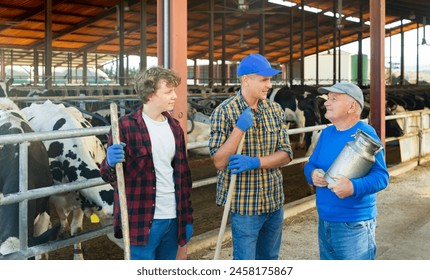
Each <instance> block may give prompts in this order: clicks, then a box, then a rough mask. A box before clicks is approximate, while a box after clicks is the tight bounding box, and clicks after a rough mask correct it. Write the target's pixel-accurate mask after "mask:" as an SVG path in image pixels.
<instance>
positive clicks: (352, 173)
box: [324, 129, 383, 184]
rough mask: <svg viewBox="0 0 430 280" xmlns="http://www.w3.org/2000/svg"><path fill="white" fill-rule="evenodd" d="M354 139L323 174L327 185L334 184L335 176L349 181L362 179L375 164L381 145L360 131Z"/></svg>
mask: <svg viewBox="0 0 430 280" xmlns="http://www.w3.org/2000/svg"><path fill="white" fill-rule="evenodd" d="M354 137H355V140H354V141H351V142H348V143H346V145H345V147H344V148H343V149H342V151H341V152H340V154H339V155H338V156H337V158H336V160H335V161H334V162H333V163H332V165H331V166H330V168H329V169H328V170H327V172H326V173H325V175H324V179H325V180H326V181H327V183H329V184H335V183H336V180H335V179H333V176H335V175H343V176H345V177H347V178H349V179H354V178H360V177H363V176H364V175H366V174H367V173H368V172H369V170H370V168H371V167H372V165H373V163H375V155H376V154H377V153H379V152H380V151H381V150H382V149H383V146H382V145H381V144H379V143H378V142H377V141H376V140H374V139H373V138H372V137H370V136H369V135H368V134H367V133H365V132H363V131H361V130H360V129H358V130H357V132H356V133H355V135H354Z"/></svg>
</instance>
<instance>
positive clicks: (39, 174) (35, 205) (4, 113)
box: [0, 98, 58, 258]
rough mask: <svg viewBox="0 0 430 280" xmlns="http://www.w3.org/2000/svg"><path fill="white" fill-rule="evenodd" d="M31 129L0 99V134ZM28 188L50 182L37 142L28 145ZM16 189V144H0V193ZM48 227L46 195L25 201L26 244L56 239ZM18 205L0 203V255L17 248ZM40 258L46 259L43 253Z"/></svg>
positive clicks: (42, 148) (15, 109)
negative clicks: (26, 206)
mask: <svg viewBox="0 0 430 280" xmlns="http://www.w3.org/2000/svg"><path fill="white" fill-rule="evenodd" d="M28 132H33V130H32V129H31V127H30V125H29V124H28V122H27V120H26V118H25V115H24V114H22V112H20V110H19V108H18V107H17V106H16V105H15V104H14V103H13V102H12V101H11V100H9V99H7V98H0V135H6V134H19V133H28ZM28 166H29V168H28V189H29V190H32V189H36V188H40V187H48V186H51V185H53V179H52V176H51V172H50V170H49V161H48V154H47V151H46V149H45V146H44V145H43V144H42V142H40V141H33V142H31V143H30V145H29V146H28ZM18 192H19V145H18V144H7V145H0V196H5V195H8V194H13V193H18ZM56 229H58V228H51V222H50V213H49V203H48V197H44V198H38V199H31V200H29V201H28V236H29V239H28V245H29V246H30V247H31V246H34V245H38V244H42V243H45V242H47V241H49V240H52V239H55V238H56V231H55V230H56ZM19 249H20V243H19V205H18V203H15V204H8V205H3V206H0V255H7V254H10V253H13V252H15V251H18V250H19ZM41 257H42V258H47V255H46V254H44V255H43V256H41Z"/></svg>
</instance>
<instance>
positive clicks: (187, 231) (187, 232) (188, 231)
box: [185, 224, 193, 243]
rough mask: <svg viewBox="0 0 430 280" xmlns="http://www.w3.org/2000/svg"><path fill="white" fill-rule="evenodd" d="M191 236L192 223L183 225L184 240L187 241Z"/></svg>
mask: <svg viewBox="0 0 430 280" xmlns="http://www.w3.org/2000/svg"><path fill="white" fill-rule="evenodd" d="M191 236H193V225H192V224H187V225H186V226H185V241H187V243H188V242H189V241H190V239H191Z"/></svg>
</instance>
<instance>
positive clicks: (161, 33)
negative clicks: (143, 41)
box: [157, 0, 187, 137]
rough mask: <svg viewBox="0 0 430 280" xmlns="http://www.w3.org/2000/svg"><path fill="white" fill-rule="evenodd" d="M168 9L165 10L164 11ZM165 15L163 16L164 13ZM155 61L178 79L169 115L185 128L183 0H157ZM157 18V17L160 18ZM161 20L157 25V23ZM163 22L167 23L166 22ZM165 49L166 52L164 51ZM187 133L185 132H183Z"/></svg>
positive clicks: (185, 20) (185, 70) (184, 24)
mask: <svg viewBox="0 0 430 280" xmlns="http://www.w3.org/2000/svg"><path fill="white" fill-rule="evenodd" d="M167 11H168V13H167ZM166 16H167V17H168V19H166V18H165V17H166ZM157 18H158V21H157V32H158V35H157V55H158V63H159V64H160V58H162V59H161V63H162V64H161V65H164V66H165V67H167V68H171V69H173V70H174V71H176V72H177V73H178V74H179V76H180V77H181V79H182V82H181V84H180V85H179V87H178V88H177V89H176V94H177V95H178V99H177V100H176V104H175V108H174V109H173V112H172V116H173V117H174V118H175V119H177V120H179V122H180V124H181V126H182V129H183V130H184V131H185V132H186V131H187V0H157ZM160 18H161V19H160ZM160 22H161V26H160V25H159V24H160ZM166 23H168V24H167V25H166ZM160 41H162V42H160ZM165 52H167V53H165ZM185 137H187V133H185Z"/></svg>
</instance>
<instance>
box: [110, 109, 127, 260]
mask: <svg viewBox="0 0 430 280" xmlns="http://www.w3.org/2000/svg"><path fill="white" fill-rule="evenodd" d="M110 120H111V131H112V143H113V144H120V139H119V128H118V106H117V104H116V103H115V102H112V103H111V104H110ZM115 171H116V178H117V185H118V195H119V208H120V211H121V225H122V236H123V237H122V238H123V241H124V259H125V260H129V259H130V234H129V229H128V211H127V197H126V195H125V182H124V170H123V169H122V163H121V162H119V163H117V164H115Z"/></svg>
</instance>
